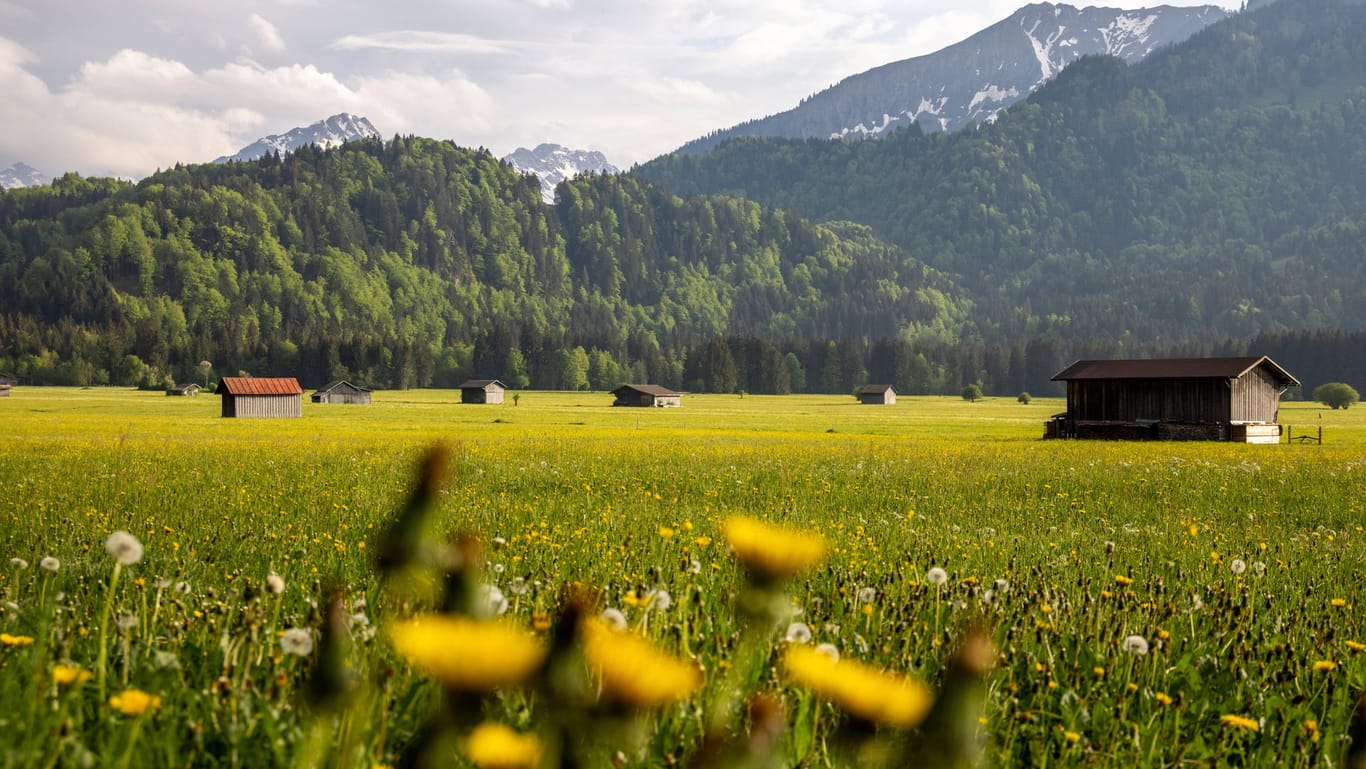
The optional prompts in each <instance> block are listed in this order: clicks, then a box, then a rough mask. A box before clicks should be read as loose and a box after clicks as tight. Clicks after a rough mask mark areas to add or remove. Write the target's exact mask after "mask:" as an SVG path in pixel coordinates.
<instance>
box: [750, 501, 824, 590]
mask: <svg viewBox="0 0 1366 769" xmlns="http://www.w3.org/2000/svg"><path fill="white" fill-rule="evenodd" d="M726 539H727V540H729V542H730V547H731V550H732V551H733V552H734V553H735V557H736V559H738V560H739V561H740V563H741V564H743V565H744V567H745V569H746V570H747V571H748V572H749V573H750V575H751V576H752V577H754V579H755V580H757V581H759V582H778V581H780V580H784V579H787V578H788V577H791V576H793V575H794V574H797V573H799V572H802V571H804V570H806V569H808V568H810V567H812V566H814V565H815V564H816V563H817V562H819V561H820V560H821V558H823V557H825V539H824V538H823V537H821V536H820V535H819V534H806V533H803V532H798V531H792V530H790V529H785V528H781V527H778V526H773V525H771V524H767V523H764V522H762V521H759V520H756V519H754V518H748V517H745V516H734V517H731V518H730V519H728V520H727V521H726Z"/></svg>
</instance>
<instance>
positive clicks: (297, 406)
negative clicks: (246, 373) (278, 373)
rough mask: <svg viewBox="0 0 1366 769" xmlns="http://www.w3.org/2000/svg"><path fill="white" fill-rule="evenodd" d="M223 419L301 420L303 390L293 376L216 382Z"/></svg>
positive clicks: (224, 378)
mask: <svg viewBox="0 0 1366 769" xmlns="http://www.w3.org/2000/svg"><path fill="white" fill-rule="evenodd" d="M218 394H219V395H222V396H223V416H224V417H235V418H239V419H240V418H245V417H301V416H303V412H304V406H303V403H304V388H302V387H300V386H299V380H297V379H295V378H294V377H241V376H225V377H223V380H222V381H221V382H219V383H218Z"/></svg>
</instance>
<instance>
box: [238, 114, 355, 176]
mask: <svg viewBox="0 0 1366 769" xmlns="http://www.w3.org/2000/svg"><path fill="white" fill-rule="evenodd" d="M379 138H382V137H381V136H380V133H379V131H377V130H375V127H374V126H373V125H372V124H371V123H370V121H369V120H367V119H365V118H363V117H358V116H356V115H352V114H350V113H349V112H343V113H341V114H338V115H333V116H332V117H330V118H328V119H326V120H320V121H318V122H316V123H314V124H313V125H310V126H304V127H302V128H295V129H293V130H291V131H288V132H287V133H282V134H273V135H271V136H266V137H263V138H260V139H257V140H256V141H254V142H252V143H251V144H248V145H247V146H245V147H243V148H242V149H241V150H239V151H238V152H237V154H235V155H225V156H223V157H221V158H218V159H216V160H214V161H213V162H215V163H230V162H233V161H245V160H256V159H257V158H259V157H262V156H264V155H266V154H268V153H271V152H278V153H279V154H281V155H285V154H288V153H290V152H293V151H294V150H297V149H299V148H300V147H305V146H307V145H309V144H316V145H317V146H319V147H321V148H322V149H331V148H333V147H338V146H341V145H342V144H344V143H346V142H350V141H358V140H360V139H379Z"/></svg>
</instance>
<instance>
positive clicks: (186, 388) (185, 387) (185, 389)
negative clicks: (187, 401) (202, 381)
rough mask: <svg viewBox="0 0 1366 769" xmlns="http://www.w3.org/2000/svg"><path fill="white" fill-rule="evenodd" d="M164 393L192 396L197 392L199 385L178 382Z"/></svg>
mask: <svg viewBox="0 0 1366 769" xmlns="http://www.w3.org/2000/svg"><path fill="white" fill-rule="evenodd" d="M166 394H167V395H179V396H183V397H187V398H193V397H194V396H196V395H198V394H199V385H197V384H195V383H193V382H190V383H187V384H178V385H176V386H175V387H171V388H169V389H167V390H166Z"/></svg>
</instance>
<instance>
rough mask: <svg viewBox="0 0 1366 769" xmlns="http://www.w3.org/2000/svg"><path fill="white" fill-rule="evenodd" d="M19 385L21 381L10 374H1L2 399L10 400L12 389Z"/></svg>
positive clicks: (0, 392)
mask: <svg viewBox="0 0 1366 769" xmlns="http://www.w3.org/2000/svg"><path fill="white" fill-rule="evenodd" d="M17 384H19V380H18V379H16V378H15V377H13V376H10V375H9V374H0V398H8V397H9V391H10V388H12V387H14V386H15V385H17Z"/></svg>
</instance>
